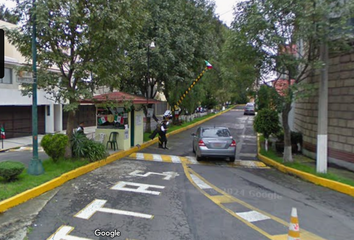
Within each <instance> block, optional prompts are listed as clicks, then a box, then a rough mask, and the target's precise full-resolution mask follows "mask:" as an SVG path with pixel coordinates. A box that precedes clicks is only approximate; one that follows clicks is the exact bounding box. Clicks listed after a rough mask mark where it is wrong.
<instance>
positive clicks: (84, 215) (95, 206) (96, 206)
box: [74, 199, 154, 220]
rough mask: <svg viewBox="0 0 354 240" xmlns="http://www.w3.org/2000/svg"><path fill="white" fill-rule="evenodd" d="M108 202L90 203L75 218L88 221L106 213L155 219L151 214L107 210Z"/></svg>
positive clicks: (95, 201) (97, 201)
mask: <svg viewBox="0 0 354 240" xmlns="http://www.w3.org/2000/svg"><path fill="white" fill-rule="evenodd" d="M106 202H107V200H102V199H95V200H93V201H92V202H91V203H89V204H88V205H87V206H86V207H84V208H83V209H82V210H80V211H79V212H78V213H76V214H75V215H74V217H77V218H81V219H86V220H88V219H90V218H91V217H92V215H94V214H95V213H96V212H104V213H112V214H118V215H125V216H131V217H139V218H146V219H152V218H154V215H150V214H145V213H137V212H131V211H125V210H119V209H113V208H105V207H103V206H104V205H105V204H106Z"/></svg>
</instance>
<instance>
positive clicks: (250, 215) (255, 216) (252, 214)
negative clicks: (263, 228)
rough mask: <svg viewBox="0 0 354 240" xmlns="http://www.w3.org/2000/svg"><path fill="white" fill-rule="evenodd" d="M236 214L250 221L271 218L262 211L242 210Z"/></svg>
mask: <svg viewBox="0 0 354 240" xmlns="http://www.w3.org/2000/svg"><path fill="white" fill-rule="evenodd" d="M236 214H237V215H238V216H240V217H242V218H243V219H245V220H246V221H248V222H257V221H262V220H267V219H270V217H268V216H266V215H264V214H262V213H259V212H257V211H249V212H241V213H236Z"/></svg>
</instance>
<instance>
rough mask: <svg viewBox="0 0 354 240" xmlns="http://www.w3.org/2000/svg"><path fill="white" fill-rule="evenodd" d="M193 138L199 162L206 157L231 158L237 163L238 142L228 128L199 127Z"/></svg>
mask: <svg viewBox="0 0 354 240" xmlns="http://www.w3.org/2000/svg"><path fill="white" fill-rule="evenodd" d="M192 136H193V152H194V153H195V156H196V159H197V161H200V160H202V158H204V157H215V158H229V159H230V162H234V161H235V155H236V141H235V140H234V139H233V137H232V136H231V133H230V130H229V129H228V128H227V127H199V128H198V129H197V132H196V133H193V134H192Z"/></svg>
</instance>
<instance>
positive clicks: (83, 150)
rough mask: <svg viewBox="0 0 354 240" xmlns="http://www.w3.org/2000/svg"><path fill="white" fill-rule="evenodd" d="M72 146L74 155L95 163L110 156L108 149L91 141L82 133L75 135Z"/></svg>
mask: <svg viewBox="0 0 354 240" xmlns="http://www.w3.org/2000/svg"><path fill="white" fill-rule="evenodd" d="M71 144H72V151H73V154H74V156H75V157H78V158H88V159H89V160H90V161H91V162H93V161H97V160H101V159H104V158H106V157H107V156H108V153H107V151H106V148H105V146H104V145H103V144H102V143H99V142H95V141H93V140H90V139H88V138H87V137H86V136H85V135H83V134H80V133H75V134H73V136H72V138H71Z"/></svg>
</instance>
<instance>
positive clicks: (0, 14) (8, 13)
mask: <svg viewBox="0 0 354 240" xmlns="http://www.w3.org/2000/svg"><path fill="white" fill-rule="evenodd" d="M0 20H3V21H5V22H9V23H13V24H17V23H18V20H19V18H18V17H17V16H16V15H15V13H14V12H13V11H12V10H10V9H8V8H6V6H5V5H4V4H1V5H0Z"/></svg>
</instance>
